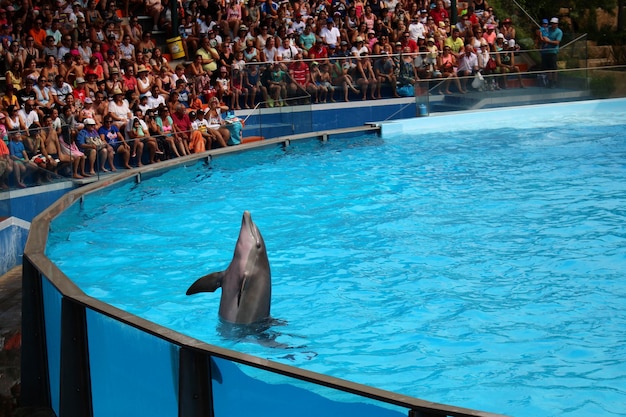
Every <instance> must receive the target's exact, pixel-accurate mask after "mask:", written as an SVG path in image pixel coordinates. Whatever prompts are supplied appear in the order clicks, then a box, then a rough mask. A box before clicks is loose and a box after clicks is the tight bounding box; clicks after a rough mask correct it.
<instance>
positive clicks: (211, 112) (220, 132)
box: [205, 97, 230, 146]
mask: <svg viewBox="0 0 626 417" xmlns="http://www.w3.org/2000/svg"><path fill="white" fill-rule="evenodd" d="M226 111H228V107H227V106H220V105H219V99H218V98H217V97H212V98H211V99H210V100H209V108H208V109H207V111H206V113H205V118H206V121H207V122H208V123H209V128H210V129H213V131H214V132H213V133H216V134H215V138H216V140H217V142H218V143H219V144H220V145H221V146H226V142H228V139H230V131H229V130H228V129H227V128H226V127H224V124H225V122H224V118H223V117H222V113H223V112H226Z"/></svg>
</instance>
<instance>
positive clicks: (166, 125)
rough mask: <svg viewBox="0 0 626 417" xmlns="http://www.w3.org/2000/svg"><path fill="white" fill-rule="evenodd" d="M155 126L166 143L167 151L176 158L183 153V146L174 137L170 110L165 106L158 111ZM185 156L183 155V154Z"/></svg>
mask: <svg viewBox="0 0 626 417" xmlns="http://www.w3.org/2000/svg"><path fill="white" fill-rule="evenodd" d="M156 124H157V126H158V127H159V131H160V133H161V134H162V135H163V137H164V140H165V142H166V143H167V145H168V147H169V150H170V152H171V153H172V154H174V155H175V156H176V157H177V158H178V157H180V155H181V153H182V152H184V147H183V144H182V143H181V142H180V140H179V138H178V136H176V135H175V131H174V121H173V119H172V116H171V115H170V110H169V109H168V108H167V106H164V107H161V108H160V109H159V115H158V117H157V118H156ZM183 155H185V154H183Z"/></svg>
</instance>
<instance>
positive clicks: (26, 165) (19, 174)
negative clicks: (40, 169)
mask: <svg viewBox="0 0 626 417" xmlns="http://www.w3.org/2000/svg"><path fill="white" fill-rule="evenodd" d="M9 136H10V137H11V141H10V142H9V155H10V158H11V159H12V160H14V161H15V162H16V163H14V164H13V175H14V176H15V182H16V183H17V186H18V187H19V188H26V185H25V184H24V177H26V175H27V174H28V173H29V171H34V170H36V169H37V165H35V164H34V163H32V162H30V160H29V159H28V154H27V153H26V148H24V143H22V132H20V131H19V130H14V131H12V132H11V133H10V135H9Z"/></svg>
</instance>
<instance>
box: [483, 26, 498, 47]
mask: <svg viewBox="0 0 626 417" xmlns="http://www.w3.org/2000/svg"><path fill="white" fill-rule="evenodd" d="M495 29H496V27H495V26H494V25H487V31H486V32H485V33H483V38H485V40H486V41H487V43H488V44H489V46H492V45H493V44H494V43H495V42H496V37H497V36H498V34H497V33H496V30H495Z"/></svg>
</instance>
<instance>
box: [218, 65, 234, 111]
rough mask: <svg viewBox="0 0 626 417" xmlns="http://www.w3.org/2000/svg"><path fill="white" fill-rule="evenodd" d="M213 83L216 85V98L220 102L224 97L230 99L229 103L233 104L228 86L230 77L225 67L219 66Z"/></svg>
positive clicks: (231, 92)
mask: <svg viewBox="0 0 626 417" xmlns="http://www.w3.org/2000/svg"><path fill="white" fill-rule="evenodd" d="M215 85H216V87H217V98H218V99H219V100H220V102H221V103H224V98H225V97H226V98H228V99H229V100H230V102H231V104H233V103H232V101H233V91H232V89H231V86H230V79H229V77H228V70H227V69H226V67H224V66H222V67H220V72H219V74H218V75H217V78H216V79H215Z"/></svg>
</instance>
